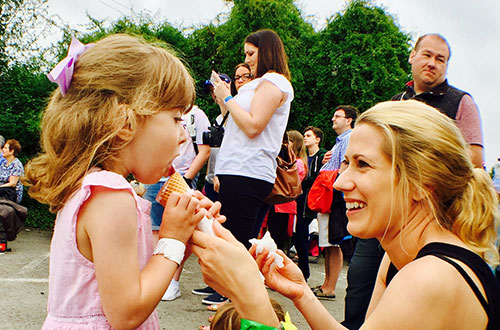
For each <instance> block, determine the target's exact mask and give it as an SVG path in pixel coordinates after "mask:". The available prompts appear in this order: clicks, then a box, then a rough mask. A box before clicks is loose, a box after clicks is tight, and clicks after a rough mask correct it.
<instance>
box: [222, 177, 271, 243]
mask: <svg viewBox="0 0 500 330" xmlns="http://www.w3.org/2000/svg"><path fill="white" fill-rule="evenodd" d="M218 178H219V182H220V189H219V201H220V202H221V203H222V209H221V214H222V215H225V216H226V218H227V220H226V222H225V223H224V224H223V226H224V227H226V228H227V229H228V230H229V231H231V233H232V234H233V235H234V237H236V239H237V240H238V241H240V242H241V243H243V245H245V247H246V248H247V249H248V248H250V246H251V244H250V242H249V241H248V240H250V239H251V238H254V235H253V234H254V231H255V223H256V221H257V214H258V212H259V210H260V208H261V206H262V205H263V204H264V199H265V198H266V197H267V195H269V193H270V192H271V190H272V189H273V184H272V183H269V182H267V181H263V180H258V179H253V178H248V177H244V176H237V175H219V176H218Z"/></svg>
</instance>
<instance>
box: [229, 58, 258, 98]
mask: <svg viewBox="0 0 500 330" xmlns="http://www.w3.org/2000/svg"><path fill="white" fill-rule="evenodd" d="M241 67H244V68H245V69H247V70H248V72H250V75H251V74H252V70H250V65H248V64H247V63H240V64H238V65H237V66H235V67H234V71H233V76H232V77H231V79H232V80H231V95H232V96H235V95H236V94H238V91H237V90H236V85H235V84H234V83H235V80H234V76H235V75H236V70H238V69H239V68H241ZM252 79H253V77H252Z"/></svg>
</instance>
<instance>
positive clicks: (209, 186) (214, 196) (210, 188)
mask: <svg viewBox="0 0 500 330" xmlns="http://www.w3.org/2000/svg"><path fill="white" fill-rule="evenodd" d="M204 188H205V196H207V197H208V199H210V200H211V201H212V202H217V201H218V200H219V193H218V192H216V191H215V190H214V185H213V183H208V182H207V181H205V187H204Z"/></svg>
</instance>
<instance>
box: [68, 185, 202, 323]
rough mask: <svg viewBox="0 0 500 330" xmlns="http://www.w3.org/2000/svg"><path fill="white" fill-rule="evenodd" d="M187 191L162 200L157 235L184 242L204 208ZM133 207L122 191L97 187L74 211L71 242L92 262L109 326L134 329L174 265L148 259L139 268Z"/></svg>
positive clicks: (155, 300) (148, 311)
mask: <svg viewBox="0 0 500 330" xmlns="http://www.w3.org/2000/svg"><path fill="white" fill-rule="evenodd" d="M198 205H199V201H198V199H197V198H195V197H192V196H191V194H188V193H186V194H183V195H179V194H173V195H172V196H171V197H170V198H169V199H168V201H167V204H166V206H165V212H164V215H163V222H162V226H161V228H160V238H164V237H166V238H174V239H177V240H179V241H181V242H184V243H185V242H186V241H187V240H188V239H189V237H190V235H191V233H192V232H193V230H194V227H195V226H196V224H197V223H198V222H199V221H200V220H201V217H202V216H203V214H204V212H198V214H196V215H195V211H196V209H197V207H198ZM136 214H137V209H136V205H135V200H134V199H133V197H132V195H131V194H130V193H129V192H128V191H125V190H122V191H114V190H109V189H106V188H102V187H98V188H94V189H93V193H92V195H91V197H90V198H89V200H87V202H86V203H85V204H84V205H83V206H82V209H81V211H80V213H79V215H78V225H77V241H78V247H79V249H80V251H81V252H82V254H83V255H84V256H85V257H87V259H89V260H90V261H92V262H93V263H94V266H95V272H96V279H97V283H98V286H99V295H100V297H101V302H102V306H103V310H104V313H105V315H106V317H107V319H108V320H109V322H110V323H111V325H112V326H113V327H114V328H121V329H133V328H136V327H138V326H139V325H140V324H141V323H142V322H144V320H145V319H146V318H147V317H148V316H149V315H150V314H151V313H152V312H153V310H154V308H155V307H156V305H157V304H158V302H159V301H160V299H161V296H162V294H163V292H164V291H165V290H166V288H167V287H168V284H169V282H170V280H171V279H172V277H173V274H174V272H175V271H176V270H177V268H178V265H177V264H176V263H175V262H173V261H171V260H168V259H166V258H165V257H163V256H162V255H156V256H153V257H151V259H150V260H149V262H148V263H147V265H146V267H145V268H144V269H143V270H142V271H141V270H140V267H139V261H138V255H137V243H138V242H137V218H136Z"/></svg>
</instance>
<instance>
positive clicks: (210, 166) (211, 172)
mask: <svg viewBox="0 0 500 330" xmlns="http://www.w3.org/2000/svg"><path fill="white" fill-rule="evenodd" d="M219 77H220V78H221V79H222V80H223V81H225V82H227V83H229V84H233V81H232V80H231V78H229V76H228V75H227V74H224V73H220V74H219ZM203 90H204V92H205V94H210V96H211V97H212V99H213V101H214V102H216V103H217V98H216V97H215V95H214V86H213V85H212V82H211V81H210V80H206V81H205V84H204V86H203ZM226 119H227V118H226ZM215 124H217V125H222V126H224V125H225V120H224V117H223V116H222V115H218V116H217V118H216V119H215ZM219 147H220V146H217V147H215V146H210V157H209V158H208V163H207V173H206V175H205V184H204V185H203V192H204V194H205V196H207V197H208V198H209V199H210V200H211V201H213V202H215V201H218V200H219V193H218V192H217V191H215V189H214V178H215V162H216V160H217V154H218V153H219Z"/></svg>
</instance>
